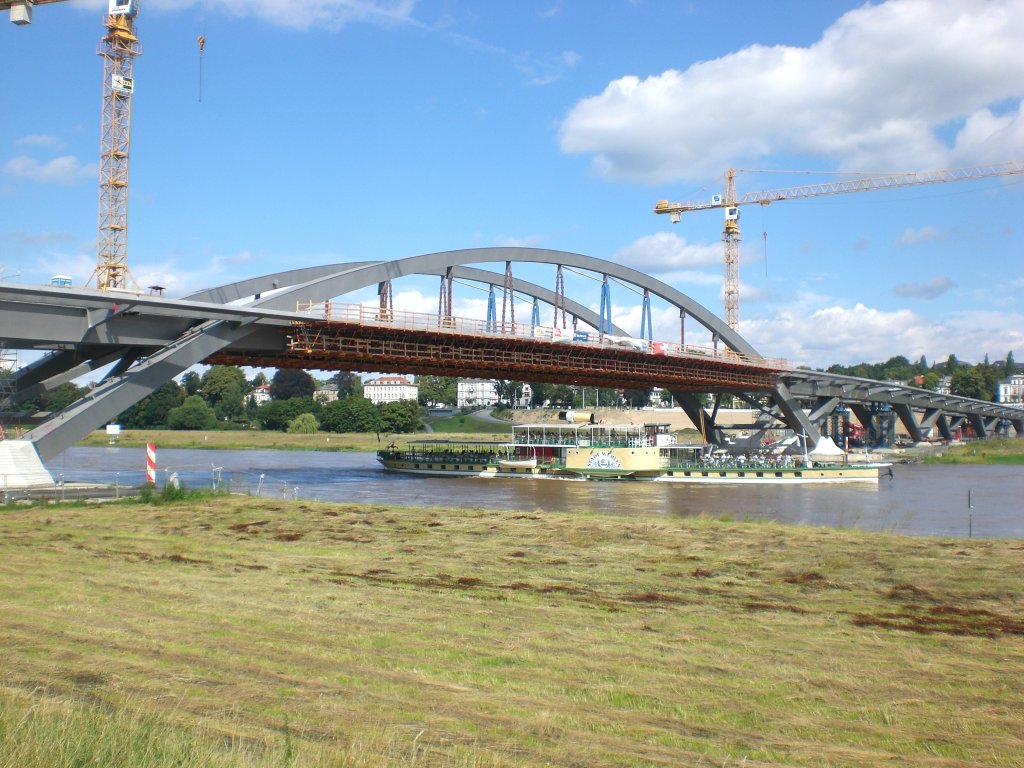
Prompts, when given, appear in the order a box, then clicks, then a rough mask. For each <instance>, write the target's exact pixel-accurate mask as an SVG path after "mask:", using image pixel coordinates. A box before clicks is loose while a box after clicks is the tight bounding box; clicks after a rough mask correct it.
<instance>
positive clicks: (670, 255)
mask: <svg viewBox="0 0 1024 768" xmlns="http://www.w3.org/2000/svg"><path fill="white" fill-rule="evenodd" d="M613 260H614V261H616V262H618V263H619V264H623V265H626V266H629V267H633V268H635V269H639V270H642V271H646V272H649V273H651V274H659V275H660V274H662V273H664V272H675V271H678V270H688V269H692V268H694V267H710V266H720V265H721V264H722V245H721V243H714V244H712V243H688V242H687V241H686V238H685V237H680V236H679V235H677V234H676V233H675V232H657V233H655V234H653V235H647V236H646V237H641V238H640V239H639V240H636V241H635V242H633V243H630V244H629V245H627V246H625V247H623V248H620V249H619V250H618V251H616V253H615V256H614V259H613ZM719 279H721V278H719Z"/></svg>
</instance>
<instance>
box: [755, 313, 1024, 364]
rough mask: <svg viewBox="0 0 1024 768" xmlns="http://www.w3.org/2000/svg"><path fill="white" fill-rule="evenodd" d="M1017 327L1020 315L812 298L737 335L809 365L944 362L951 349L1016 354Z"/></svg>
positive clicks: (1023, 334)
mask: <svg viewBox="0 0 1024 768" xmlns="http://www.w3.org/2000/svg"><path fill="white" fill-rule="evenodd" d="M1022 328H1024V315H1022V314H1020V313H1016V314H1012V313H1002V312H992V311H964V312H958V313H954V314H952V315H950V316H948V317H946V318H944V319H943V320H941V321H940V320H934V319H929V318H927V317H924V316H922V315H920V314H917V313H916V312H913V311H911V310H909V309H898V310H895V311H883V310H880V309H876V308H873V307H868V306H866V305H864V304H859V303H858V304H856V305H855V306H853V307H848V306H842V305H837V304H832V305H825V306H820V305H817V306H816V298H808V297H803V298H801V299H799V300H798V302H797V303H796V304H795V305H793V306H792V307H787V308H786V309H783V310H780V311H778V312H776V313H775V314H774V315H771V316H768V317H761V318H757V319H753V320H746V321H741V323H740V333H741V334H742V335H743V336H744V338H746V339H747V340H748V341H749V342H750V343H751V344H752V345H753V346H754V347H755V348H756V349H757V350H758V351H759V352H761V353H762V354H765V355H770V356H775V357H782V358H785V359H786V360H788V361H789V362H790V363H791V364H793V365H809V366H811V367H814V368H826V367H828V366H829V365H832V364H833V363H839V364H841V365H852V364H855V363H860V362H881V361H883V360H888V359H889V358H890V357H893V356H894V355H904V356H906V357H908V358H910V359H912V360H914V359H917V358H919V357H920V356H921V355H925V356H926V357H927V358H928V359H929V360H945V359H946V358H947V357H948V356H949V355H950V353H953V354H955V355H956V356H957V357H958V358H960V359H961V360H965V361H971V362H978V361H980V360H982V359H983V358H984V357H985V354H986V353H988V354H990V355H991V356H992V357H993V359H995V358H1001V357H1004V356H1005V355H1006V352H1007V351H1009V350H1011V349H1012V350H1014V355H1015V356H1016V355H1017V350H1021V349H1024V331H1022V330H1021V329H1022Z"/></svg>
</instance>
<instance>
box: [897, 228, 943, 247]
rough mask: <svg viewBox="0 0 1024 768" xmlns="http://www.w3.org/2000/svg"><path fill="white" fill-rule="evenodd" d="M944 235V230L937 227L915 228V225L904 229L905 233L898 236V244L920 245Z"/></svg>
mask: <svg viewBox="0 0 1024 768" xmlns="http://www.w3.org/2000/svg"><path fill="white" fill-rule="evenodd" d="M941 237H942V231H941V230H939V229H937V228H936V227H932V226H927V227H921V228H920V229H914V228H913V227H907V228H906V229H905V230H903V233H902V234H901V235H900V236H899V237H897V238H896V244H897V245H918V244H920V243H927V242H930V241H932V240H938V239H939V238H941Z"/></svg>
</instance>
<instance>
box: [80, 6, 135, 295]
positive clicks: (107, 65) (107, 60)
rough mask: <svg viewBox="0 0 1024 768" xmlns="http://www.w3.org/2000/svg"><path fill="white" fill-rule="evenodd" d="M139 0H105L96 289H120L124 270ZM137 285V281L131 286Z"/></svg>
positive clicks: (124, 279)
mask: <svg viewBox="0 0 1024 768" xmlns="http://www.w3.org/2000/svg"><path fill="white" fill-rule="evenodd" d="M138 11H139V4H138V0H109V7H108V13H107V20H106V27H107V34H106V35H105V36H104V37H103V39H102V40H101V41H100V47H99V51H98V53H99V55H100V56H102V57H103V126H102V129H101V131H100V206H99V236H98V238H97V247H96V269H95V270H94V271H93V273H92V275H91V276H90V277H89V280H88V281H87V282H88V283H91V282H92V280H93V278H95V280H96V287H97V288H99V289H100V290H101V291H108V290H111V289H120V290H124V289H126V288H128V287H129V285H128V283H129V281H131V282H132V283H134V282H135V281H134V280H133V279H132V277H131V273H130V272H129V271H128V148H129V145H130V143H131V122H132V120H131V117H132V93H133V92H134V90H135V79H134V78H133V77H132V63H133V62H134V61H135V57H136V56H138V55H139V54H140V53H141V52H142V51H141V47H140V45H139V39H138V37H136V36H135V17H136V15H137V14H138ZM134 287H135V288H136V289H138V286H134Z"/></svg>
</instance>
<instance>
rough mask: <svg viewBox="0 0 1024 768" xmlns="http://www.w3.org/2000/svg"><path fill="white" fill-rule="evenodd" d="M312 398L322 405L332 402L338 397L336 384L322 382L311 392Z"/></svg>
mask: <svg viewBox="0 0 1024 768" xmlns="http://www.w3.org/2000/svg"><path fill="white" fill-rule="evenodd" d="M313 399H314V400H316V401H317V402H318V403H320V404H322V405H327V404H328V403H333V402H334V401H335V400H337V399H338V385H337V384H333V383H332V384H324V385H323V386H322V387H320V388H319V389H317V390H316V391H315V392H314V393H313Z"/></svg>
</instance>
